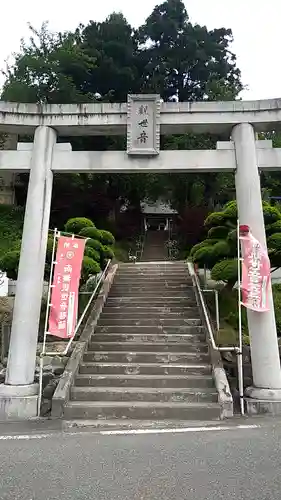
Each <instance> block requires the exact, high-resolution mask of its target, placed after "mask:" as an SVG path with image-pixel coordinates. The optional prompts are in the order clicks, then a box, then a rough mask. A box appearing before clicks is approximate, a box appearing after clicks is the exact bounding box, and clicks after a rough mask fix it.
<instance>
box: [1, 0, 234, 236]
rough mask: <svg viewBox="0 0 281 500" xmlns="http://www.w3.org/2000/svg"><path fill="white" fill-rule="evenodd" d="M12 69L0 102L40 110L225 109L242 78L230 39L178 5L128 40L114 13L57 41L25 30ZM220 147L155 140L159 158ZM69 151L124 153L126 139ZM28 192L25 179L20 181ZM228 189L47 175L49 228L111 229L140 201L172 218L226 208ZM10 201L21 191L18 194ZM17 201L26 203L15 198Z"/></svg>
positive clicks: (214, 179) (197, 139)
mask: <svg viewBox="0 0 281 500" xmlns="http://www.w3.org/2000/svg"><path fill="white" fill-rule="evenodd" d="M30 34H31V36H30V40H29V41H28V42H25V41H23V42H22V45H21V48H20V51H19V52H18V54H16V56H15V62H14V64H13V65H12V66H9V67H7V70H6V73H5V76H6V80H5V84H4V88H3V92H2V96H1V98H2V99H3V100H7V101H20V102H34V103H38V104H40V105H42V104H48V103H51V104H53V103H58V104H60V103H66V102H72V103H81V102H83V101H84V102H101V103H102V102H124V101H126V99H127V94H128V93H143V92H144V93H146V92H155V93H159V94H160V95H161V97H162V99H163V100H164V101H169V100H176V101H196V100H227V99H235V98H237V97H238V95H239V92H240V91H241V89H242V83H241V75H240V71H239V69H238V68H237V64H236V58H235V55H234V54H233V53H232V52H231V42H232V33H231V30H228V29H226V28H220V29H215V30H208V29H207V28H206V27H205V26H199V25H198V24H192V23H191V22H190V20H189V16H188V12H187V11H186V8H185V6H184V3H183V2H182V1H181V0H166V1H164V2H163V3H161V4H160V5H157V6H156V7H155V8H154V9H153V11H152V13H151V15H150V16H148V18H147V20H146V21H145V23H144V24H143V25H142V26H140V27H139V28H138V29H136V30H134V29H133V28H132V27H131V26H130V24H129V23H128V22H127V20H126V19H125V18H124V16H123V15H122V14H120V13H113V14H111V15H110V16H108V18H107V19H106V20H105V21H103V22H96V21H90V22H89V23H88V24H87V25H85V26H84V25H81V24H79V25H78V26H77V29H76V30H75V31H74V32H73V33H71V32H65V33H52V32H51V31H50V30H49V29H48V25H47V24H46V23H45V24H43V26H42V27H41V29H39V30H37V29H35V28H33V27H30ZM218 138H219V137H211V136H205V135H204V136H194V135H192V134H187V135H181V136H171V137H164V138H162V144H161V148H162V149H196V148H198V149H199V148H205V149H206V148H214V147H215V142H216V140H217V139H218ZM69 140H71V142H72V147H73V149H74V150H75V149H76V150H77V149H78V150H83V149H85V150H109V149H112V150H120V149H125V138H124V137H100V136H99V137H80V138H69ZM21 181H22V184H21V187H22V191H23V192H25V191H26V186H27V176H24V177H21ZM232 188H233V179H232V176H231V175H230V176H229V175H226V174H214V173H212V174H208V175H206V174H202V175H200V176H198V175H195V174H190V175H188V176H187V175H179V174H177V175H172V174H171V175H161V176H156V175H154V174H144V175H120V174H115V175H105V174H103V175H85V174H78V175H77V174H75V175H74V174H72V175H69V174H68V175H65V174H64V175H63V176H62V175H59V174H57V175H55V183H54V193H53V210H52V218H53V223H54V224H56V225H58V226H59V225H60V223H61V218H62V216H61V214H64V216H65V215H66V216H67V217H71V216H73V215H74V214H76V213H81V214H82V215H84V216H86V217H89V218H94V219H95V220H96V221H97V222H98V223H99V224H100V225H103V227H105V224H106V221H111V222H112V223H114V221H116V219H117V217H118V214H119V213H120V207H121V206H122V205H123V204H124V203H126V204H127V205H128V206H130V207H133V208H134V209H136V210H137V209H139V206H140V201H141V200H143V199H144V198H149V199H151V200H154V199H157V198H158V197H165V198H166V199H167V200H169V201H170V202H171V204H172V206H173V207H174V208H176V209H177V210H179V212H180V213H183V212H184V209H185V207H186V205H187V204H188V205H191V206H200V205H206V206H209V207H213V206H215V204H216V203H224V202H225V201H227V200H228V199H229V192H230V191H232ZM18 197H19V198H21V191H20V188H18ZM22 198H23V199H24V196H22Z"/></svg>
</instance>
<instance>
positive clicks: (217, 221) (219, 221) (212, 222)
mask: <svg viewBox="0 0 281 500" xmlns="http://www.w3.org/2000/svg"><path fill="white" fill-rule="evenodd" d="M224 218H225V217H224V214H223V213H222V212H213V213H212V214H210V215H208V217H207V219H206V220H205V226H206V227H211V226H222V225H223V222H224Z"/></svg>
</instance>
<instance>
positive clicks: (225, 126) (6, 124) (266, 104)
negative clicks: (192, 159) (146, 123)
mask: <svg viewBox="0 0 281 500" xmlns="http://www.w3.org/2000/svg"><path fill="white" fill-rule="evenodd" d="M127 111H128V104H127V103H121V104H116V103H114V104H110V103H103V104H98V103H95V104H50V105H47V104H46V105H45V104H44V105H42V104H20V103H10V102H3V101H0V132H6V133H11V134H13V133H14V134H32V133H34V131H35V129H36V127H38V126H39V125H46V126H49V127H52V128H54V129H55V130H56V131H57V133H58V134H59V135H60V136H81V135H83V136H85V135H126V131H127ZM239 123H251V124H252V125H253V126H254V128H255V130H256V131H262V132H265V131H268V130H273V129H274V130H276V129H278V127H280V124H281V98H279V99H269V100H262V101H224V102H192V103H191V102H184V103H173V102H170V103H161V106H160V130H161V134H162V135H167V134H182V133H186V132H193V133H204V132H208V133H213V134H215V133H225V134H228V135H230V133H231V129H232V128H233V126H234V125H236V124H239Z"/></svg>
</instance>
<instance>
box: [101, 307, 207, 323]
mask: <svg viewBox="0 0 281 500" xmlns="http://www.w3.org/2000/svg"><path fill="white" fill-rule="evenodd" d="M112 309H114V310H111V308H107V309H103V311H102V316H101V320H102V321H108V320H109V321H115V320H120V319H124V320H126V321H127V320H129V319H132V320H135V321H138V320H139V321H142V320H143V319H147V320H158V319H159V321H161V319H170V320H171V319H178V320H180V321H181V320H182V319H183V320H187V319H190V318H194V319H200V314H199V311H196V309H191V310H190V309H186V310H181V309H179V311H178V312H171V311H170V309H169V308H167V309H165V308H164V307H162V308H158V310H157V309H156V310H155V311H152V312H151V311H146V310H145V308H144V310H143V311H142V312H140V311H139V309H136V310H134V309H129V311H128V309H127V308H126V307H124V308H123V311H121V312H119V311H118V309H117V311H116V308H112Z"/></svg>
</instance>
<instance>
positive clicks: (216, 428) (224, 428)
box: [100, 425, 260, 436]
mask: <svg viewBox="0 0 281 500" xmlns="http://www.w3.org/2000/svg"><path fill="white" fill-rule="evenodd" d="M258 428H260V425H236V426H222V425H221V426H219V425H218V426H206V427H176V428H173V429H169V428H167V429H127V430H126V429H121V430H113V431H100V434H101V435H102V436H118V435H129V434H134V435H137V434H180V433H183V434H184V433H186V432H217V431H230V430H241V429H258Z"/></svg>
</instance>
